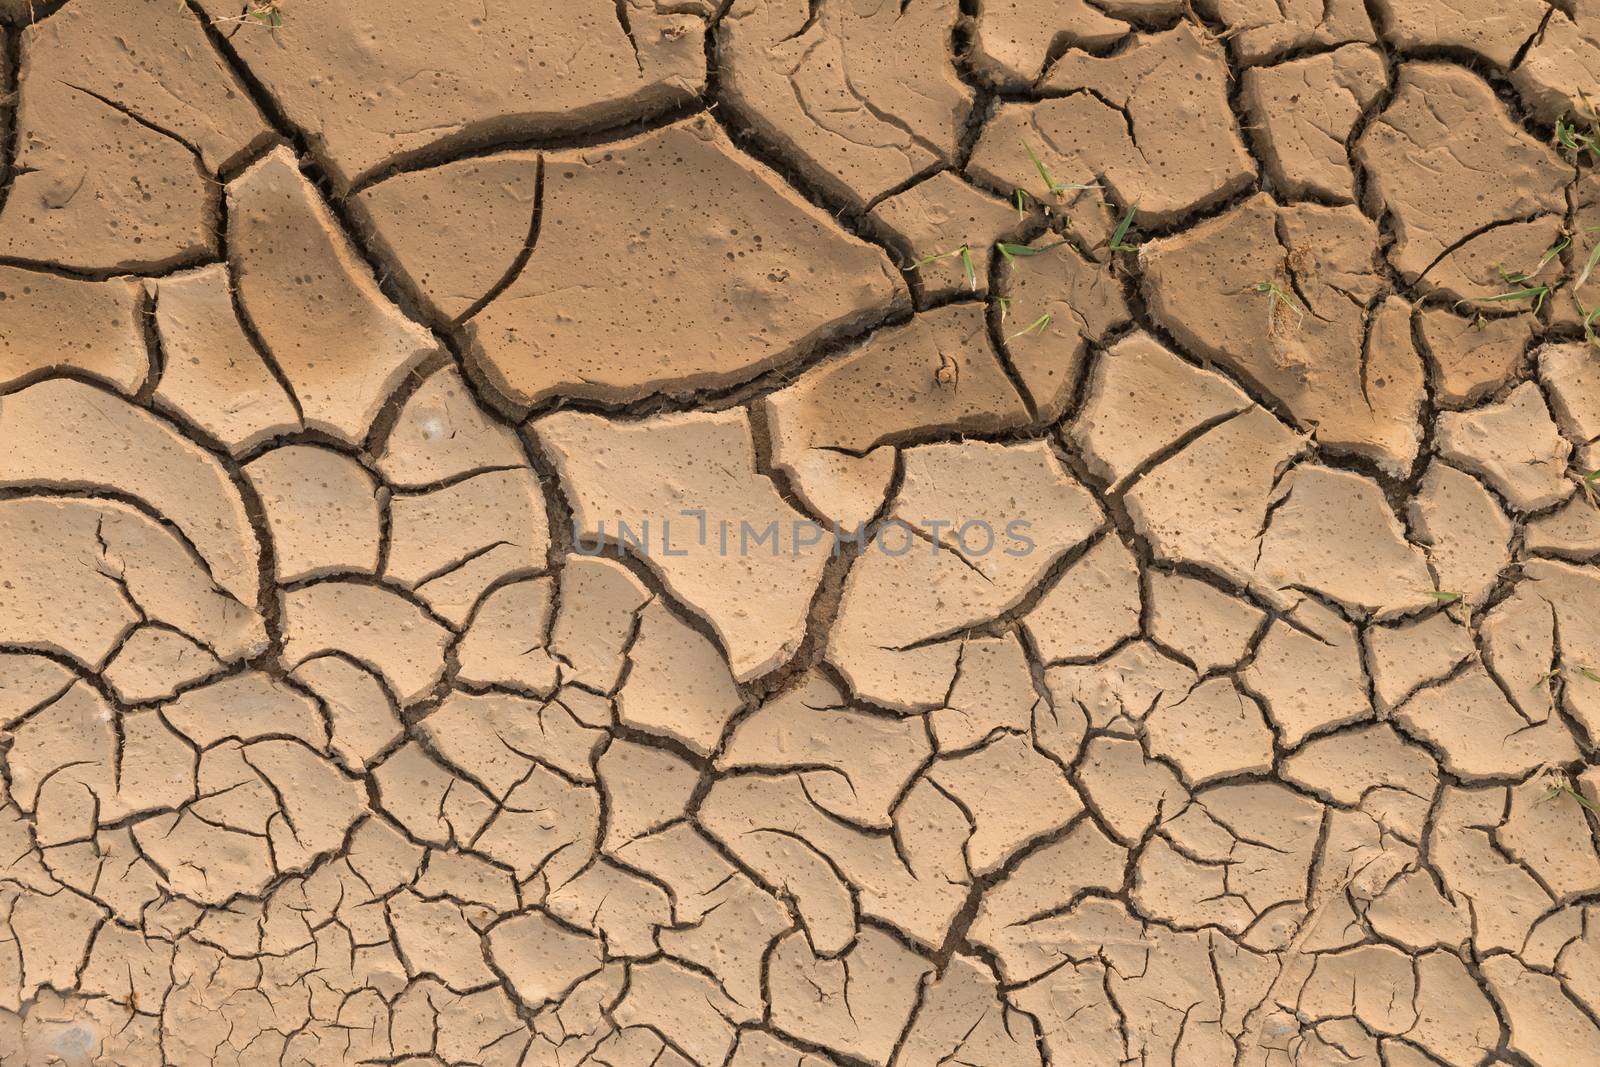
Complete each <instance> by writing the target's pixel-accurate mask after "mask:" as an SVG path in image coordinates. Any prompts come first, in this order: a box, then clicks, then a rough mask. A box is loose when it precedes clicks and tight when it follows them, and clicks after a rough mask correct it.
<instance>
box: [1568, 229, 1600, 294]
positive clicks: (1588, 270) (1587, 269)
mask: <svg viewBox="0 0 1600 1067" xmlns="http://www.w3.org/2000/svg"><path fill="white" fill-rule="evenodd" d="M1583 232H1584V233H1590V234H1597V233H1600V226H1588V227H1585V228H1584V231H1583ZM1596 264H1600V241H1596V242H1595V243H1594V247H1593V248H1591V249H1589V258H1588V259H1586V260H1584V263H1583V269H1582V270H1580V271H1579V272H1578V276H1577V277H1576V278H1574V279H1572V287H1573V288H1574V289H1577V288H1579V287H1580V286H1582V285H1583V283H1584V282H1587V281H1588V280H1589V275H1591V274H1593V273H1594V268H1595V266H1596Z"/></svg>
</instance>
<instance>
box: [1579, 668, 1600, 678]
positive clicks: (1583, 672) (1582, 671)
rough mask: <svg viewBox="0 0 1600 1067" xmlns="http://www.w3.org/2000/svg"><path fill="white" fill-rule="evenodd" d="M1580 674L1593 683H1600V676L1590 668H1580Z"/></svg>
mask: <svg viewBox="0 0 1600 1067" xmlns="http://www.w3.org/2000/svg"><path fill="white" fill-rule="evenodd" d="M1578 673H1579V674H1581V675H1583V676H1584V677H1585V678H1587V679H1589V681H1591V682H1600V674H1596V673H1595V672H1594V670H1592V669H1591V668H1589V667H1579V668H1578Z"/></svg>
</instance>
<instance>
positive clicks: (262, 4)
mask: <svg viewBox="0 0 1600 1067" xmlns="http://www.w3.org/2000/svg"><path fill="white" fill-rule="evenodd" d="M212 22H213V23H214V24H217V25H221V24H222V23H225V22H241V23H247V24H252V25H256V26H265V27H266V28H267V29H269V30H276V29H278V28H279V27H280V26H282V25H283V11H282V9H280V8H279V7H278V2H277V0H248V2H247V3H246V4H245V9H244V13H243V14H240V15H232V16H230V17H228V18H222V19H213V20H212Z"/></svg>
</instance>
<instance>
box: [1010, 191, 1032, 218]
mask: <svg viewBox="0 0 1600 1067" xmlns="http://www.w3.org/2000/svg"><path fill="white" fill-rule="evenodd" d="M1011 199H1012V200H1013V201H1015V203H1016V205H1017V220H1018V221H1021V220H1022V219H1025V218H1027V217H1028V201H1030V200H1032V199H1033V197H1031V196H1029V195H1028V194H1027V193H1025V192H1023V191H1022V190H1021V189H1015V190H1013V191H1012V196H1011Z"/></svg>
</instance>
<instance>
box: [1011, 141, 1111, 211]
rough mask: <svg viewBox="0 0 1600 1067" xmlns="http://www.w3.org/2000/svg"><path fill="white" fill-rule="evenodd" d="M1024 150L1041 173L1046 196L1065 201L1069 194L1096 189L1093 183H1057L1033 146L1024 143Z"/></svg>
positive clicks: (1040, 178) (1034, 167)
mask: <svg viewBox="0 0 1600 1067" xmlns="http://www.w3.org/2000/svg"><path fill="white" fill-rule="evenodd" d="M1022 150H1023V151H1024V152H1026V153H1028V161H1029V162H1030V163H1032V164H1033V169H1034V170H1036V171H1038V172H1039V180H1040V181H1042V182H1044V189H1045V195H1046V196H1053V197H1055V198H1056V199H1057V200H1063V199H1065V194H1067V193H1068V192H1073V191H1076V190H1079V189H1093V188H1094V187H1095V186H1094V184H1093V183H1092V182H1091V183H1084V182H1058V181H1056V180H1055V178H1054V176H1052V175H1051V173H1050V168H1048V167H1046V166H1045V165H1044V160H1042V159H1040V158H1039V155H1038V153H1036V152H1035V151H1034V150H1033V146H1032V145H1031V144H1029V143H1028V142H1027V141H1023V142H1022Z"/></svg>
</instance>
